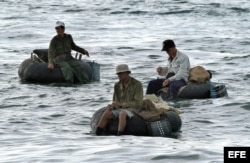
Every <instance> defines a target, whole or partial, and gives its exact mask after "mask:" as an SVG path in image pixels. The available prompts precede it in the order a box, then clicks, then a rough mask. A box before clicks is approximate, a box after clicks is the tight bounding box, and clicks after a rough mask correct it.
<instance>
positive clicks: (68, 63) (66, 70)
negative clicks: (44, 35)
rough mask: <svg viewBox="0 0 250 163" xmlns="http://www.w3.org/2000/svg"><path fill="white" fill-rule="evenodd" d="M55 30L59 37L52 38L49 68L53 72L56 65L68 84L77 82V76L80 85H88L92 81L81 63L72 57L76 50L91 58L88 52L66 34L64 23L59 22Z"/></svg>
mask: <svg viewBox="0 0 250 163" xmlns="http://www.w3.org/2000/svg"><path fill="white" fill-rule="evenodd" d="M55 30H56V32H57V35H56V36H54V37H53V38H52V40H51V42H50V45H49V51H48V60H49V63H48V68H49V69H51V70H53V69H54V65H55V64H56V65H58V66H59V67H60V69H61V70H62V73H63V76H64V79H65V81H66V82H70V83H73V82H75V81H74V78H75V77H74V76H76V78H77V80H78V81H79V82H80V83H83V84H84V83H88V82H89V81H90V80H91V79H89V78H88V75H86V72H85V71H84V68H83V65H82V64H81V61H78V60H76V59H74V58H73V57H72V56H71V50H75V51H77V52H79V53H82V54H85V55H87V56H89V53H88V51H87V50H85V49H83V48H81V47H79V46H77V45H76V44H75V43H74V41H73V38H72V36H71V35H70V34H66V33H64V31H65V24H64V22H62V21H57V22H56V25H55Z"/></svg>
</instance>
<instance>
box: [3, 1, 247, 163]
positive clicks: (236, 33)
mask: <svg viewBox="0 0 250 163" xmlns="http://www.w3.org/2000/svg"><path fill="white" fill-rule="evenodd" d="M0 6H1V10H0V36H1V37H0V56H1V57H0V63H1V64H0V162H1V163H14V162H15V163H16V162H18V163H20V162H25V163H26V162H32V163H33V162H46V163H47V162H60V163H61V162H65V163H69V162H74V163H78V162H81V163H82V162H87V163H90V162H95V163H99V162H102V163H104V162H119V163H120V162H121V163H133V162H136V163H137V162H143V163H145V162H154V163H158V162H159V163H166V162H167V163H172V162H173V163H178V162H180V163H186V162H187V163H188V162H192V163H194V162H197V163H203V162H204V163H217V162H223V153H224V152H223V150H224V147H227V146H233V147H238V146H250V139H249V138H250V136H249V135H250V118H249V114H250V100H249V99H250V86H249V85H250V68H249V64H250V46H249V45H250V1H249V0H237V1H236V0H206V1H204V0H174V1H171V0H127V1H125V0H108V1H103V0H71V1H63V0H58V1H54V0H51V1H49V0H44V1H33V0H32V1H31V0H0ZM57 20H60V21H64V22H65V24H66V33H70V34H71V35H72V36H73V38H74V41H75V43H76V44H77V45H79V46H81V47H83V48H85V49H87V50H88V51H89V53H90V57H89V58H87V57H84V59H88V60H91V61H95V62H97V63H99V64H100V65H101V70H100V71H101V80H100V81H99V82H92V83H90V84H86V85H61V84H56V83H52V84H31V83H23V82H21V81H20V78H19V77H18V73H17V72H18V68H19V65H20V64H21V63H22V62H23V61H24V60H25V59H27V58H29V57H30V54H31V52H32V51H33V50H34V49H38V48H48V46H49V42H50V40H51V38H52V37H53V36H54V35H55V34H56V33H55V30H54V24H55V22H56V21H57ZM165 39H173V40H174V41H175V43H176V46H177V49H178V50H180V51H182V52H183V53H185V54H187V55H188V56H189V58H190V62H191V66H192V67H193V66H197V65H200V66H203V67H205V68H206V69H209V70H211V71H212V72H213V78H212V81H213V82H219V83H225V84H226V87H227V91H228V97H222V98H217V99H201V100H200V99H192V100H174V101H167V103H168V104H169V105H170V106H174V107H178V108H179V109H180V110H181V111H182V112H183V113H182V114H181V115H180V116H181V119H182V128H181V133H180V135H179V137H178V138H164V137H143V136H140V137H139V136H119V137H117V136H94V135H92V134H91V128H90V119H91V117H92V115H93V114H94V112H95V111H97V110H98V109H100V108H102V107H104V106H106V105H108V104H109V103H111V100H112V94H113V86H114V83H115V82H116V81H117V80H118V79H117V76H116V74H115V66H116V65H118V64H120V63H127V64H128V65H129V67H130V69H131V71H132V74H131V76H133V77H135V78H137V79H139V80H140V81H141V82H142V83H143V88H144V93H145V91H146V87H147V83H148V81H149V80H151V79H155V78H157V77H159V76H158V75H157V73H156V68H157V67H158V66H165V65H166V64H167V62H166V60H167V55H166V53H164V52H161V46H162V41H164V40H165ZM72 54H75V52H72Z"/></svg>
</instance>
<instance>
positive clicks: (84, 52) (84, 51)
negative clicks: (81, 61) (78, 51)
mask: <svg viewBox="0 0 250 163" xmlns="http://www.w3.org/2000/svg"><path fill="white" fill-rule="evenodd" d="M82 53H83V54H85V55H86V56H88V57H89V52H88V51H87V50H85V49H83V52H82Z"/></svg>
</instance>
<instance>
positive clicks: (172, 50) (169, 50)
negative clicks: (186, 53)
mask: <svg viewBox="0 0 250 163" xmlns="http://www.w3.org/2000/svg"><path fill="white" fill-rule="evenodd" d="M166 53H167V54H168V55H169V56H170V57H173V56H175V48H168V49H167V50H166Z"/></svg>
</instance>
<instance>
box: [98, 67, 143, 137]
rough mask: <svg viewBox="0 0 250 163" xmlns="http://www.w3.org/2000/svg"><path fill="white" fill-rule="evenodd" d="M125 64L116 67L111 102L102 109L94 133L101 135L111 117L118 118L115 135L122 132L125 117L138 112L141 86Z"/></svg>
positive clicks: (124, 125)
mask: <svg viewBox="0 0 250 163" xmlns="http://www.w3.org/2000/svg"><path fill="white" fill-rule="evenodd" d="M130 73H131V71H130V70H129V67H128V65H127V64H120V65H118V66H117V67H116V74H117V75H118V78H119V81H118V82H117V83H115V86H114V94H113V102H112V104H110V105H108V106H107V108H106V110H105V111H104V113H103V115H102V117H101V119H100V121H99V123H98V125H97V129H96V135H102V133H103V131H104V130H105V127H106V125H107V122H108V120H109V119H112V118H119V125H118V132H117V135H118V136H119V135H122V134H124V130H125V127H126V122H127V117H128V118H132V117H133V116H134V114H135V113H138V111H139V108H140V107H141V105H142V101H143V87H142V84H141V82H140V81H138V80H136V79H135V78H133V77H131V76H130V75H129V74H130Z"/></svg>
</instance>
